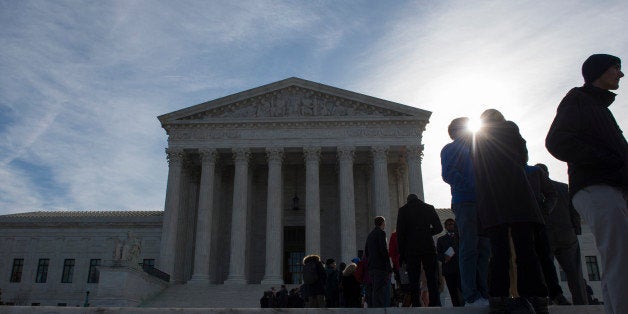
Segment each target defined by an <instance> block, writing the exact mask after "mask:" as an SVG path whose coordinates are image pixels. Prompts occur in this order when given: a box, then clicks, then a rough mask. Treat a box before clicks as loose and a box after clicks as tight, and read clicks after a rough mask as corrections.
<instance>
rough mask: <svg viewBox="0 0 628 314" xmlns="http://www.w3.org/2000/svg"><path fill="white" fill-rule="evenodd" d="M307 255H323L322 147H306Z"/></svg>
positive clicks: (304, 149)
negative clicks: (320, 182) (320, 169)
mask: <svg viewBox="0 0 628 314" xmlns="http://www.w3.org/2000/svg"><path fill="white" fill-rule="evenodd" d="M303 151H304V152H305V168H306V174H305V177H306V182H305V190H306V193H305V254H320V253H321V202H320V185H319V178H320V177H319V176H320V174H319V165H320V159H321V148H320V147H305V148H303Z"/></svg>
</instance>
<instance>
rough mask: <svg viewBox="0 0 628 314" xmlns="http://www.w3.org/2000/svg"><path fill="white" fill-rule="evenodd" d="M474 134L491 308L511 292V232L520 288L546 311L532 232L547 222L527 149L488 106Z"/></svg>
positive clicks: (516, 130) (512, 126)
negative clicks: (532, 185) (488, 254)
mask: <svg viewBox="0 0 628 314" xmlns="http://www.w3.org/2000/svg"><path fill="white" fill-rule="evenodd" d="M481 119H482V123H483V126H482V128H481V129H480V131H478V132H477V133H476V134H475V149H474V150H473V168H474V173H475V179H476V181H475V183H476V192H477V202H478V213H479V216H480V222H481V225H482V227H483V228H486V232H487V233H488V235H489V238H490V241H491V252H492V257H491V262H490V284H489V294H490V297H491V298H490V300H489V301H490V307H491V311H500V310H502V309H503V308H504V307H505V306H506V304H505V303H506V302H507V298H508V296H509V286H510V277H509V274H508V271H509V268H510V263H509V261H510V242H509V239H508V232H509V231H510V234H511V237H512V241H513V244H514V250H515V253H516V255H517V290H518V292H519V295H520V296H521V297H523V298H524V299H525V300H527V301H528V302H530V303H531V304H532V305H533V306H534V308H535V310H536V312H537V313H548V310H547V287H546V286H545V283H544V280H543V274H542V270H541V265H540V263H539V259H538V256H537V255H536V251H535V243H534V235H535V233H536V230H537V228H539V227H540V226H541V224H542V222H543V218H542V216H541V212H540V209H539V206H538V204H537V202H536V198H535V196H534V193H533V192H532V190H531V188H530V185H529V184H528V180H527V178H526V173H525V169H524V166H525V165H526V162H527V156H528V150H527V148H526V142H525V140H524V139H523V138H522V137H521V134H519V128H518V127H517V125H516V124H515V123H514V122H512V121H506V119H504V116H503V115H502V114H501V112H499V111H497V110H495V109H488V110H486V111H484V112H483V113H482V115H481Z"/></svg>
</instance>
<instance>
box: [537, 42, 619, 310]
mask: <svg viewBox="0 0 628 314" xmlns="http://www.w3.org/2000/svg"><path fill="white" fill-rule="evenodd" d="M582 76H583V77H584V80H585V84H584V86H582V87H576V88H573V89H572V90H570V91H569V92H568V93H567V95H566V96H565V97H564V98H563V100H562V101H561V102H560V104H559V105H558V109H557V111H556V116H555V117H554V121H553V122H552V126H551V127H550V129H549V132H548V133H547V137H546V138H545V147H546V148H547V150H548V151H549V152H550V153H551V154H552V155H553V156H554V157H556V158H558V159H559V160H562V161H565V162H567V166H568V168H569V195H570V197H571V201H572V203H573V206H574V208H575V209H576V211H578V213H579V214H580V216H582V218H584V220H585V221H586V222H587V224H588V225H589V226H590V227H591V231H592V233H593V235H594V236H595V242H596V245H597V247H598V250H599V251H600V257H601V262H602V269H603V270H604V273H603V275H602V287H603V291H602V292H603V296H604V308H605V311H606V313H628V298H625V297H624V294H625V292H626V291H628V273H627V272H625V271H624V269H623V262H624V261H625V260H626V259H628V245H626V244H625V242H624V241H625V239H626V238H628V219H627V218H626V213H627V212H628V205H627V204H626V200H627V199H628V192H627V191H628V142H626V138H625V137H624V135H623V132H622V130H621V128H620V127H619V125H618V124H617V122H616V120H615V118H614V117H613V113H612V112H611V111H610V110H609V109H608V107H609V106H610V105H611V104H612V103H613V101H615V96H616V94H615V93H613V92H611V90H616V89H618V88H619V80H620V79H621V78H622V77H623V76H624V73H622V71H621V60H620V59H619V58H618V57H615V56H611V55H607V54H595V55H592V56H590V57H589V58H587V60H586V61H585V62H584V64H583V65H582Z"/></svg>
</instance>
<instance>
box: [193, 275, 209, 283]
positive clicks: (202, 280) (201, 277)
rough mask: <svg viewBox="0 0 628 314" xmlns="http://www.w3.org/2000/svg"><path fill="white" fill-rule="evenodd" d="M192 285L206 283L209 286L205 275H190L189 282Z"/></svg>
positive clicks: (207, 277)
mask: <svg viewBox="0 0 628 314" xmlns="http://www.w3.org/2000/svg"><path fill="white" fill-rule="evenodd" d="M188 282H192V283H207V284H209V276H207V275H192V278H191V279H190V281H188Z"/></svg>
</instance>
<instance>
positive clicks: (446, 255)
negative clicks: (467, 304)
mask: <svg viewBox="0 0 628 314" xmlns="http://www.w3.org/2000/svg"><path fill="white" fill-rule="evenodd" d="M456 229H457V228H456V221H455V220H453V219H451V218H449V219H447V220H445V230H447V233H445V234H444V235H442V236H441V237H439V238H438V241H437V242H436V251H437V252H438V260H439V261H440V262H441V263H442V264H443V276H444V277H445V281H446V282H447V290H449V296H450V297H451V303H452V304H453V305H454V306H464V301H463V300H462V293H461V292H460V269H459V268H458V243H459V238H458V233H457V232H456Z"/></svg>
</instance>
